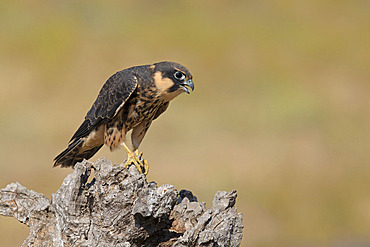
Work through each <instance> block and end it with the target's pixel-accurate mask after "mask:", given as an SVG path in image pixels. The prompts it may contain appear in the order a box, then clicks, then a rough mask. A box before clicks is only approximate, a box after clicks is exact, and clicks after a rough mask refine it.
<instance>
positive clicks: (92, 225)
mask: <svg viewBox="0 0 370 247" xmlns="http://www.w3.org/2000/svg"><path fill="white" fill-rule="evenodd" d="M93 173H94V174H93ZM235 199H236V191H231V192H224V191H219V192H217V193H216V195H215V197H214V200H213V207H212V208H210V209H208V210H207V209H206V207H205V203H199V202H197V198H196V197H195V196H193V194H192V193H191V192H190V191H186V190H182V191H180V192H177V190H176V189H175V187H174V186H172V185H169V184H165V185H162V186H160V187H157V184H156V183H154V182H150V183H148V182H147V181H146V177H145V176H144V175H142V174H139V172H138V171H137V169H136V168H135V166H130V167H129V169H125V168H124V167H123V166H122V165H112V164H111V162H110V161H108V160H106V159H102V160H99V161H98V162H97V163H96V164H93V163H90V162H87V161H83V162H82V163H78V164H76V166H75V169H74V172H73V173H72V174H70V175H68V176H67V177H66V178H65V179H64V181H63V184H62V186H61V187H60V188H59V190H58V191H57V192H56V193H55V194H53V196H52V200H49V199H48V198H47V197H46V196H44V195H42V194H40V193H37V192H34V191H32V190H28V189H26V188H25V187H23V186H22V185H20V184H19V183H11V184H9V185H8V186H7V187H6V188H4V189H2V190H1V191H0V214H2V215H5V216H12V217H15V218H16V219H18V220H19V221H20V222H22V223H24V224H26V225H27V226H29V228H30V235H29V236H28V238H27V239H26V240H25V241H24V243H23V246H239V245H240V242H241V239H242V230H243V225H242V215H241V214H240V213H238V212H237V211H236V209H235V207H234V205H235Z"/></svg>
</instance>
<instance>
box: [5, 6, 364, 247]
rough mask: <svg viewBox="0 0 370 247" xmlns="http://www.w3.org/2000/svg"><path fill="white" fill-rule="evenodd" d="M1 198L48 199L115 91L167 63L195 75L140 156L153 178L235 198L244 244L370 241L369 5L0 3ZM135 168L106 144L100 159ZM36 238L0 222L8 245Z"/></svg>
mask: <svg viewBox="0 0 370 247" xmlns="http://www.w3.org/2000/svg"><path fill="white" fill-rule="evenodd" d="M0 4H1V6H0V139H1V140H0V187H1V188H3V187H5V186H6V185H7V184H8V183H10V182H14V181H18V182H20V183H21V184H22V185H24V186H26V187H27V188H29V189H32V190H35V191H37V192H41V193H44V194H45V195H47V196H48V197H50V196H51V194H52V193H53V192H55V191H56V190H57V189H58V188H59V186H60V184H61V183H62V181H63V179H64V177H65V176H66V175H67V174H69V173H71V172H72V170H71V169H61V168H55V169H52V159H53V158H54V157H55V155H57V154H58V153H59V152H60V151H62V150H63V149H64V148H65V147H66V145H67V142H68V140H69V139H70V137H71V136H72V134H73V133H74V131H75V130H76V129H77V127H78V126H79V125H80V124H81V122H82V120H83V117H84V115H85V114H86V112H87V111H88V109H89V108H90V106H91V105H92V103H93V101H94V100H95V97H96V95H97V93H98V91H99V90H100V88H101V86H102V85H103V83H104V82H105V81H106V79H107V78H108V77H109V76H110V75H112V74H113V73H114V72H116V71H118V70H121V69H124V68H126V67H130V66H134V65H141V64H148V63H153V62H157V61H162V60H171V61H176V62H179V63H182V64H184V65H185V66H187V67H188V68H189V69H190V70H191V71H192V73H193V75H194V83H195V91H194V92H193V93H192V94H191V95H185V94H183V95H181V96H179V97H178V98H177V99H175V100H174V101H173V102H172V104H171V105H170V108H169V109H168V110H167V112H166V113H165V114H164V115H162V116H161V117H160V118H159V119H158V120H156V121H155V122H154V123H153V124H152V126H151V128H150V129H149V133H148V134H147V136H146V138H145V139H144V142H143V144H142V146H141V150H142V151H143V152H144V154H145V157H146V158H147V159H148V160H149V162H150V171H149V175H148V180H149V181H153V180H154V181H157V182H158V184H164V183H171V184H174V185H175V186H176V187H177V189H178V190H180V189H188V190H191V191H193V192H194V193H195V195H196V196H197V197H198V199H199V200H200V201H206V202H207V205H208V206H210V205H211V203H212V199H213V195H214V194H215V192H216V191H218V190H232V189H236V190H237V191H238V198H237V204H236V207H237V209H238V211H240V212H242V213H243V215H244V225H245V229H244V239H243V243H242V246H257V247H259V246H355V245H359V244H364V245H366V244H369V243H370V236H369V235H368V234H369V229H370V192H369V188H370V179H369V177H370V166H369V164H370V127H369V126H370V114H369V113H370V97H369V94H370V83H369V78H370V72H369V71H370V70H369V67H370V58H369V50H370V47H369V43H370V38H369V30H370V20H369V8H370V5H369V3H368V2H367V1H318V0H317V1H272V0H268V1H1V3H0ZM103 156H104V157H107V158H109V159H111V160H112V161H113V162H115V163H121V162H122V161H123V160H124V158H125V152H124V150H119V151H116V152H114V153H111V152H109V150H108V148H106V147H104V148H103V149H102V150H101V151H100V152H99V153H97V155H95V156H94V157H93V158H92V159H91V160H92V161H95V160H96V159H98V158H100V157H103ZM27 234H28V229H27V227H26V226H24V225H22V224H20V223H18V222H17V221H16V220H15V219H12V218H6V217H0V246H20V244H21V243H22V241H23V240H24V239H25V238H26V236H27Z"/></svg>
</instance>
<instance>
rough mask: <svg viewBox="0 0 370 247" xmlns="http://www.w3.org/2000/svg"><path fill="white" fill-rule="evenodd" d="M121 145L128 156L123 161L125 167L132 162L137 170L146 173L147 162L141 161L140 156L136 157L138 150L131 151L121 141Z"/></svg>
mask: <svg viewBox="0 0 370 247" xmlns="http://www.w3.org/2000/svg"><path fill="white" fill-rule="evenodd" d="M121 145H122V146H123V148H124V149H125V150H126V152H127V154H128V157H127V160H126V163H125V167H128V166H129V165H131V164H134V165H135V166H136V168H137V169H138V171H139V172H140V173H142V174H144V175H146V174H147V173H148V162H146V160H144V161H143V162H142V161H141V159H140V158H141V156H140V158H139V157H138V152H137V150H136V151H135V152H132V151H131V150H130V149H129V148H128V147H127V145H126V143H124V142H122V143H121Z"/></svg>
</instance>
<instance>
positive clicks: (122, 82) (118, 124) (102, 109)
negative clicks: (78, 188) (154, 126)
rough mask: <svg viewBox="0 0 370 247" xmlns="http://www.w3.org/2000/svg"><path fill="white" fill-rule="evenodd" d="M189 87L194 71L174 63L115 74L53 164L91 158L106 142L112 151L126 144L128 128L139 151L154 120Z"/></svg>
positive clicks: (66, 163)
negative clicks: (191, 71)
mask: <svg viewBox="0 0 370 247" xmlns="http://www.w3.org/2000/svg"><path fill="white" fill-rule="evenodd" d="M188 88H190V89H191V90H194V84H193V82H192V75H191V73H190V72H189V70H188V69H187V68H185V67H184V66H182V65H180V64H178V63H174V62H160V63H155V64H152V65H143V66H136V67H131V68H128V69H124V70H122V71H119V72H117V73H115V74H114V75H112V76H111V77H110V78H109V79H108V80H107V82H106V83H105V84H104V85H103V87H102V89H101V90H100V92H99V94H98V97H97V99H96V100H95V102H94V104H93V106H92V107H91V109H90V110H89V111H88V113H87V114H86V117H85V121H84V122H83V123H82V124H81V126H80V127H79V128H78V130H77V131H76V133H75V134H74V135H73V136H72V138H71V140H70V142H69V145H68V147H67V148H66V149H65V150H64V151H63V152H61V153H60V154H59V155H58V156H57V157H56V158H55V159H54V161H55V163H54V166H59V165H60V166H62V167H70V166H71V167H73V166H74V165H75V164H76V163H77V162H80V161H82V160H83V159H89V158H91V157H92V156H93V155H94V154H95V153H96V152H97V151H98V150H99V149H100V148H101V147H102V146H103V145H104V144H106V145H107V146H108V147H109V148H110V149H111V150H114V149H116V148H117V147H119V146H120V145H122V144H123V145H125V143H124V142H125V139H126V133H127V132H128V131H129V130H132V135H131V140H132V145H133V151H137V149H138V148H139V146H140V143H141V141H142V140H143V138H144V136H145V133H146V132H147V130H148V128H149V126H150V124H151V123H152V121H153V120H154V119H156V118H157V117H159V115H161V114H162V113H163V112H164V111H165V110H166V109H167V107H168V105H169V102H170V101H171V100H172V99H174V98H175V97H176V96H178V95H179V94H181V93H183V92H187V93H190V91H189V89H188ZM128 152H129V151H128ZM129 155H130V153H129Z"/></svg>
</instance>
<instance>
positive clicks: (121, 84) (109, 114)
mask: <svg viewBox="0 0 370 247" xmlns="http://www.w3.org/2000/svg"><path fill="white" fill-rule="evenodd" d="M137 84H138V81H137V78H136V76H135V75H133V74H132V73H130V72H129V71H127V70H122V71H120V72H117V73H116V74H114V75H112V76H111V77H110V78H109V79H108V80H107V82H106V83H105V84H104V85H103V87H102V89H101V90H100V92H99V94H98V97H97V98H96V100H95V102H94V104H93V105H92V107H91V109H90V110H89V111H88V112H87V114H86V117H85V121H84V122H83V123H82V125H81V126H80V128H79V129H78V130H77V131H76V133H75V134H74V135H73V136H72V138H71V140H70V142H73V141H74V140H76V139H79V138H81V137H84V136H86V135H87V134H89V133H90V132H91V131H92V130H93V129H95V128H96V127H98V126H99V125H100V123H101V122H105V120H109V119H112V118H113V117H114V116H115V115H116V114H117V113H118V111H119V110H120V109H121V108H122V107H123V105H124V104H125V103H126V101H127V100H128V98H129V97H130V96H131V94H132V93H133V92H134V91H135V89H136V87H137Z"/></svg>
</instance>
